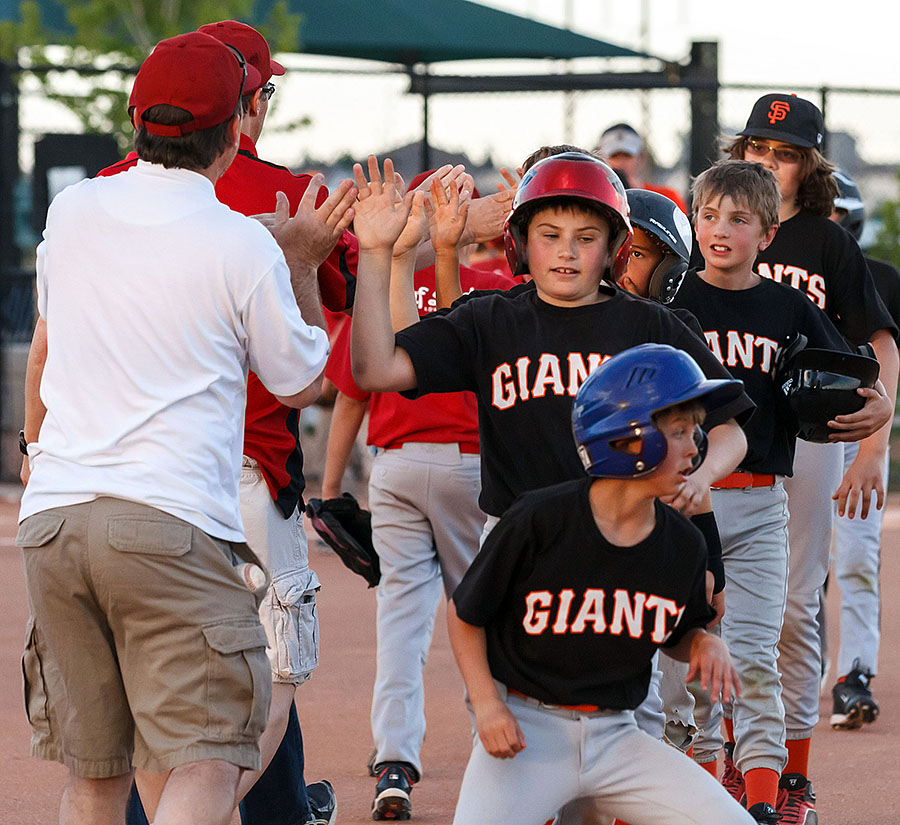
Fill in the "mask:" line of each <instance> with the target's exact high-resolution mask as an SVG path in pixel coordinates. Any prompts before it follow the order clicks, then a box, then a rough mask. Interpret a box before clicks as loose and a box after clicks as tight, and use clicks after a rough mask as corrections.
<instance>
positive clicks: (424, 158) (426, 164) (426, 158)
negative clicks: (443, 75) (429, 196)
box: [419, 66, 431, 172]
mask: <svg viewBox="0 0 900 825" xmlns="http://www.w3.org/2000/svg"><path fill="white" fill-rule="evenodd" d="M419 77H421V78H422V90H423V91H422V155H421V161H420V163H421V166H422V168H421V169H420V170H419V171H420V172H424V171H425V170H426V169H431V146H430V145H429V143H428V98H429V90H428V66H425V68H424V71H423V72H422V73H421V74H420V75H419Z"/></svg>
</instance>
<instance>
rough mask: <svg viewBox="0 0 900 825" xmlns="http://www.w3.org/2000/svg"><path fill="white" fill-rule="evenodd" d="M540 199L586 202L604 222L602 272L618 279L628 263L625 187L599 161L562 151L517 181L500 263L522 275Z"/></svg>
mask: <svg viewBox="0 0 900 825" xmlns="http://www.w3.org/2000/svg"><path fill="white" fill-rule="evenodd" d="M546 198H572V199H574V200H581V201H586V202H587V203H588V204H590V207H591V208H594V209H599V211H600V212H602V213H603V214H604V215H605V216H606V217H607V218H608V219H609V235H610V238H609V257H610V261H611V262H612V263H611V265H610V270H612V272H611V273H610V272H607V273H606V274H607V275H608V274H612V276H613V278H618V277H619V276H620V275H621V274H622V273H623V272H624V271H625V267H626V266H627V265H628V254H629V252H630V251H631V240H632V237H633V232H632V231H631V223H630V222H629V220H628V214H629V212H628V199H627V198H626V196H625V187H623V186H622V182H621V181H620V180H619V178H618V176H617V175H616V173H615V172H614V171H613V170H612V169H610V167H609V166H607V165H606V164H605V163H604V162H603V161H602V160H598V159H597V158H595V157H594V156H593V155H586V154H583V153H581V152H563V153H562V154H559V155H553V156H551V157H549V158H545V159H544V160H542V161H539V162H538V163H536V164H535V165H534V166H532V167H531V169H529V170H528V171H527V172H526V173H525V176H524V177H523V178H522V181H521V182H520V183H519V188H518V190H517V191H516V197H515V199H514V200H513V205H512V211H511V212H510V213H509V217H508V218H507V219H506V226H505V227H504V231H503V240H504V243H505V246H506V260H507V261H508V262H509V268H510V270H511V271H512V273H513V274H514V275H521V274H523V273H525V272H528V250H527V248H526V243H525V242H526V237H527V232H528V220H529V219H530V217H531V216H532V215H533V214H534V211H535V207H536V206H538V205H539V202H540V201H541V200H544V199H546Z"/></svg>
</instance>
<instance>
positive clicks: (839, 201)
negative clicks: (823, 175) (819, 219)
mask: <svg viewBox="0 0 900 825" xmlns="http://www.w3.org/2000/svg"><path fill="white" fill-rule="evenodd" d="M832 174H833V175H834V182H835V183H836V184H837V187H838V191H839V192H840V195H839V196H838V197H836V198H835V199H834V208H835V209H841V210H843V211H844V212H846V213H847V214H846V215H844V217H842V218H841V219H840V220H839V221H838V223H839V224H840V225H841V226H843V227H844V229H846V230H847V231H848V232H849V233H850V234H851V235H852V236H853V237H854V238H856V240H857V242H858V241H859V239H860V238H861V237H862V231H863V224H865V222H866V208H865V204H864V203H863V200H862V196H861V195H860V193H859V187H858V186H857V185H856V183H855V182H854V180H853V178H851V177H850V175H848V174H847V173H846V172H845V171H844V170H843V169H835V170H834V172H833V173H832Z"/></svg>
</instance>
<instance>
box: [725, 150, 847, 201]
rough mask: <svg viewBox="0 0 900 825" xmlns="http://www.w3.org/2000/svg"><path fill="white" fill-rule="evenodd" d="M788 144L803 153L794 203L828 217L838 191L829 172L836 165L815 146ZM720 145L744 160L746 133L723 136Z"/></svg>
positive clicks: (730, 153) (729, 153)
mask: <svg viewBox="0 0 900 825" xmlns="http://www.w3.org/2000/svg"><path fill="white" fill-rule="evenodd" d="M791 146H792V148H794V149H796V150H797V151H798V152H799V153H800V154H801V155H802V156H803V159H802V160H801V163H802V164H803V169H802V172H801V176H800V187H799V189H798V190H797V205H798V206H799V207H800V208H801V209H805V210H806V211H807V212H812V213H813V214H814V215H821V216H823V217H826V218H827V217H828V216H829V215H831V212H832V210H833V209H834V199H835V198H836V197H838V196H839V194H840V193H839V192H838V187H837V183H835V180H834V178H833V177H832V174H831V173H832V172H834V169H835V167H834V166H832V164H831V163H829V162H828V160H827V159H826V158H825V156H824V155H823V154H822V153H821V152H820V151H819V150H818V149H813V148H809V147H806V146H796V145H794V144H793V143H792V144H791ZM722 148H723V151H724V152H725V154H726V155H728V156H729V157H731V158H736V159H737V160H743V159H744V150H745V149H746V148H747V137H735V138H732V139H730V140H726V141H725V142H724V144H723V147H722Z"/></svg>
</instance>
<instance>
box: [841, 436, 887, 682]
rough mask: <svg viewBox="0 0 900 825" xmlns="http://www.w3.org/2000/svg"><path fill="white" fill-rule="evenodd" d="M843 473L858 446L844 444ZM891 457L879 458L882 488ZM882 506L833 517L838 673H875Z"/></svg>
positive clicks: (879, 632)
mask: <svg viewBox="0 0 900 825" xmlns="http://www.w3.org/2000/svg"><path fill="white" fill-rule="evenodd" d="M843 448H844V472H845V473H846V472H847V470H848V469H849V468H850V465H851V464H852V463H853V461H854V459H855V458H856V454H857V453H858V452H859V444H858V443H854V444H844V445H843ZM889 464H890V459H889V457H888V456H885V460H884V486H885V489H887V476H888V466H889ZM883 517H884V510H877V509H876V508H875V504H874V502H873V503H872V506H871V509H870V510H869V515H868V516H867V517H866V518H860V517H859V513H858V512H857V515H856V518H853V519H849V518H847V517H846V516H843V517H842V516H838V515H835V520H834V573H835V578H836V579H837V583H838V584H839V585H840V588H841V646H840V653H839V654H838V675H840V676H843V675H845V674H847V673H849V672H850V671H851V670H853V667H854V662H855V661H856V660H857V659H858V660H859V668H860V670H863V671H865V672H867V673H871V674H873V675H874V674H875V673H877V672H878V645H879V642H880V640H881V596H880V590H879V581H878V578H879V574H880V571H881V524H882V520H883Z"/></svg>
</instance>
